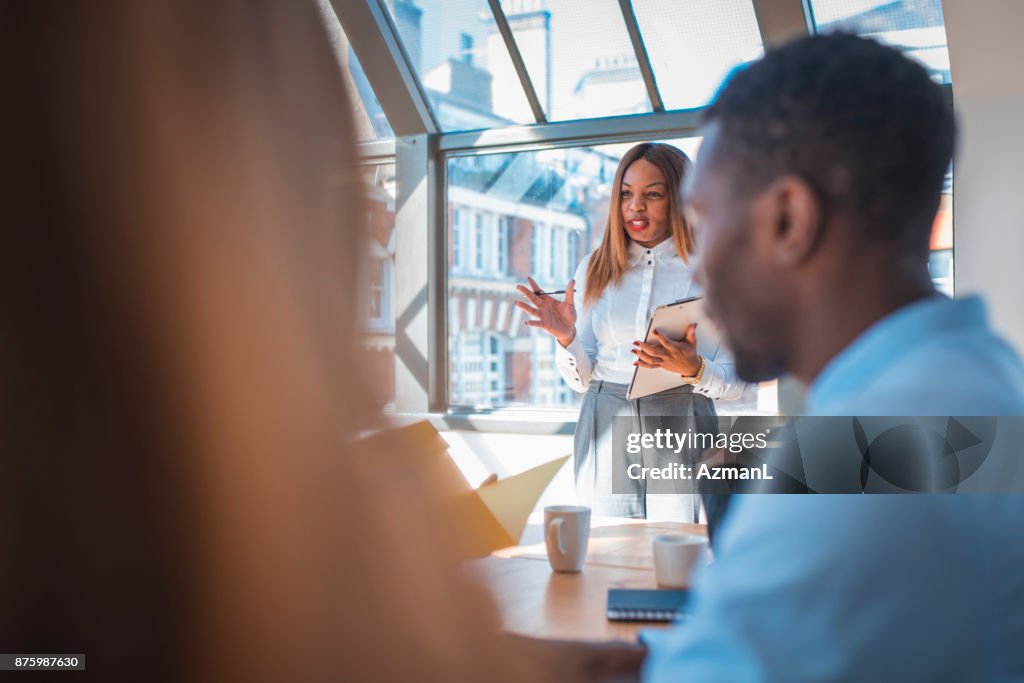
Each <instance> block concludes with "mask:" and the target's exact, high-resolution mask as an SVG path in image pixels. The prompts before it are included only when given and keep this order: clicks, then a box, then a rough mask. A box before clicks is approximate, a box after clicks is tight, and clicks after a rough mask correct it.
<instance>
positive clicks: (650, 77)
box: [619, 0, 665, 112]
mask: <svg viewBox="0 0 1024 683" xmlns="http://www.w3.org/2000/svg"><path fill="white" fill-rule="evenodd" d="M619 9H620V10H622V20H623V21H624V22H626V30H627V31H628V32H629V41H630V42H631V43H632V44H633V53H634V54H635V55H636V62H637V65H638V66H639V67H640V75H641V76H642V77H643V79H644V86H645V87H646V88H647V97H648V98H649V99H650V101H651V110H652V111H656V112H661V111H665V103H664V102H663V101H662V99H661V91H660V90H658V81H657V79H655V77H654V68H653V67H652V66H651V58H650V56H649V55H648V54H647V45H645V44H644V37H643V36H642V35H641V34H640V24H639V23H638V22H637V20H636V12H635V11H634V10H633V2H632V0H619Z"/></svg>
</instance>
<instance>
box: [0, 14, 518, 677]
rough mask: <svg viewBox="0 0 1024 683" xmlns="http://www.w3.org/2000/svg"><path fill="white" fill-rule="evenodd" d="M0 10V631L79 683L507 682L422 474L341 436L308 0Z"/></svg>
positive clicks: (346, 176)
mask: <svg viewBox="0 0 1024 683" xmlns="http://www.w3.org/2000/svg"><path fill="white" fill-rule="evenodd" d="M0 24H2V26H3V29H2V31H0V33H2V35H3V48H2V49H3V55H4V58H3V60H2V61H3V65H2V66H0V70H2V71H3V73H4V76H5V78H4V82H5V84H6V93H7V97H6V98H5V100H6V101H5V105H4V107H3V113H2V114H0V117H2V121H3V124H4V130H5V134H6V135H7V145H6V149H5V153H4V158H3V162H2V167H3V169H4V170H3V178H2V185H3V191H2V192H3V205H2V206H3V211H4V212H5V214H6V216H5V220H4V231H3V234H4V237H3V244H2V247H0V263H2V267H0V301H2V311H3V320H4V330H3V332H2V333H0V377H2V378H3V379H2V382H0V396H2V398H0V402H2V411H3V412H2V414H0V415H2V417H0V548H2V553H3V561H2V562H0V606H2V607H0V651H2V652H26V653H28V652H33V653H39V652H49V653H52V652H68V653H83V652H84V653H85V654H86V661H87V668H88V670H90V671H92V672H93V673H94V674H99V673H100V672H102V675H103V678H104V680H106V679H109V678H111V677H114V676H115V675H119V676H120V677H125V678H132V679H133V680H152V681H158V680H168V681H182V680H192V681H199V680H216V681H223V680H244V681H262V680H295V681H298V680H327V679H332V680H399V679H400V680H410V679H414V678H415V679H417V680H452V679H462V680H484V679H485V678H490V679H493V678H494V676H508V677H514V676H515V675H516V667H515V666H513V665H512V664H510V663H509V662H497V663H495V662H489V661H488V660H489V659H491V658H494V657H495V656H496V652H495V649H494V644H493V639H492V636H493V634H494V633H495V630H496V628H497V626H496V622H495V618H494V615H493V613H492V612H491V611H489V609H488V607H489V603H488V602H487V600H486V599H484V598H483V594H482V593H481V592H480V591H479V588H478V587H475V586H474V585H473V584H470V583H466V582H462V581H459V580H456V578H455V575H454V573H453V572H452V567H453V562H454V558H453V557H451V556H449V555H448V554H446V553H445V549H446V548H447V546H446V545H445V544H444V542H443V541H444V536H443V534H444V532H443V530H440V529H431V528H425V525H424V523H423V520H424V519H425V517H424V515H422V514H421V508H422V507H423V501H422V499H423V495H424V492H423V491H421V490H417V489H416V488H415V482H411V483H410V482H402V481H398V482H394V483H393V484H390V485H388V486H387V487H384V486H380V487H378V488H376V489H374V488H373V485H374V484H384V483H385V482H367V481H365V476H364V475H363V474H362V473H361V471H360V468H359V467H358V463H355V462H352V461H351V460H346V459H345V457H343V456H345V455H346V453H347V444H348V442H349V441H350V440H351V438H352V437H353V436H354V435H355V434H356V433H357V432H358V431H359V430H363V429H368V428H372V427H374V426H375V425H376V424H377V420H378V418H377V416H376V415H375V413H374V411H373V410H371V409H369V408H368V406H371V404H372V402H368V401H367V400H366V397H367V395H368V392H369V391H370V388H369V387H370V386H371V385H370V384H369V383H367V382H365V381H364V378H363V377H362V376H361V374H360V370H359V368H360V363H359V362H358V358H359V351H358V343H359V340H358V338H357V336H356V334H355V333H354V332H353V330H356V329H358V328H357V325H356V312H355V311H356V303H357V302H358V298H359V292H360V291H361V290H360V289H358V288H357V282H356V275H355V274H356V273H357V272H358V268H357V263H358V259H359V258H360V255H361V250H360V249H358V248H355V246H356V245H358V244H359V243H360V239H359V238H360V234H361V231H362V225H361V222H360V221H361V217H362V216H363V212H362V210H361V203H362V201H363V198H362V191H361V187H360V183H359V178H358V175H357V172H356V167H355V165H354V163H353V161H354V139H353V128H352V122H351V115H350V112H349V105H348V99H347V97H346V94H345V92H344V90H343V87H342V85H341V84H342V80H341V78H340V74H339V67H338V65H337V63H336V62H335V59H334V57H333V55H332V53H331V49H330V46H329V44H328V40H327V38H326V35H325V31H324V28H323V26H322V24H321V19H320V16H319V14H318V12H317V7H316V5H315V2H314V1H313V0H308V1H306V2H300V1H298V0H289V1H288V2H280V1H278V0H251V1H247V2H242V1H240V0H204V1H203V2H127V1H120V2H119V1H114V0H94V1H90V2H66V1H64V0H32V1H31V2H8V3H3V6H2V8H0ZM384 490H387V491H388V492H389V493H388V495H387V496H386V497H385V496H384V493H383V491H384ZM495 667H496V668H495Z"/></svg>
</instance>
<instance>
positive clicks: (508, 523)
mask: <svg viewBox="0 0 1024 683" xmlns="http://www.w3.org/2000/svg"><path fill="white" fill-rule="evenodd" d="M356 450H357V452H358V454H359V456H360V457H363V458H369V459H370V460H369V461H368V464H369V468H370V469H371V470H372V472H373V480H374V481H377V482H381V481H383V482H389V481H390V482H392V483H394V485H395V488H396V489H398V490H402V489H403V488H405V490H412V491H415V492H417V493H421V494H422V495H426V496H428V498H429V499H430V500H431V502H432V503H433V507H434V508H435V511H436V512H438V513H439V515H440V519H441V520H442V523H444V524H446V525H448V526H450V527H451V529H452V532H453V534H454V535H455V537H456V540H457V541H458V543H459V547H460V550H461V552H462V555H463V556H464V557H481V556H483V555H487V554H488V553H491V552H493V551H495V550H498V549H500V548H507V547H509V546H513V545H516V544H518V543H519V539H520V537H521V536H522V535H523V530H524V529H525V528H526V521H527V518H528V517H529V516H530V512H532V511H533V507H534V506H535V505H536V504H537V501H538V500H539V499H540V496H541V494H542V493H543V492H544V489H546V488H547V487H548V485H549V484H550V483H551V480H552V479H554V477H555V474H557V473H558V470H560V469H561V468H562V466H563V465H565V463H566V461H567V460H568V459H569V456H568V455H566V456H563V457H561V458H557V459H555V460H552V461H551V462H547V463H544V464H542V465H538V466H537V467H533V468H531V469H529V470H526V471H525V472H521V473H519V474H516V475H513V476H510V477H507V478H505V479H499V480H498V481H495V482H492V483H490V484H487V485H486V486H482V487H480V488H478V489H474V488H472V487H471V486H470V485H469V482H467V481H466V479H465V477H463V476H462V473H461V472H460V471H459V468H458V467H457V466H456V464H455V461H453V460H452V459H451V457H450V456H449V455H448V443H447V442H446V441H445V440H444V438H442V437H441V435H440V434H438V433H437V430H435V429H434V428H433V427H432V426H431V425H430V423H429V422H425V421H424V422H417V423H415V424H411V425H409V426H407V427H401V428H398V429H392V430H388V431H385V432H379V433H377V434H374V435H372V436H369V437H367V438H365V439H363V440H362V441H360V442H359V444H357V448H356ZM410 487H412V488H410Z"/></svg>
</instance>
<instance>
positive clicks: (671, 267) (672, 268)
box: [556, 239, 745, 400]
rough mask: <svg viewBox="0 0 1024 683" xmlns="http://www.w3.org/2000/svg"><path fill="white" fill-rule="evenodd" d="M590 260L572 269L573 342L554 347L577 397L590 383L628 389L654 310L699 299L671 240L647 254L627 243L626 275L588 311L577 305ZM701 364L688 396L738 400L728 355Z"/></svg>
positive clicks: (687, 267) (740, 386) (688, 270)
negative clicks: (637, 343)
mask: <svg viewBox="0 0 1024 683" xmlns="http://www.w3.org/2000/svg"><path fill="white" fill-rule="evenodd" d="M590 256H591V255H590V254H588V255H587V256H586V257H584V259H583V261H582V262H581V263H580V265H579V267H577V268H576V278H575V279H576V292H575V301H576V337H575V338H574V339H573V340H572V343H570V344H569V346H568V347H566V348H563V347H562V346H561V345H560V344H557V345H556V348H557V365H558V370H559V372H560V373H561V374H562V377H563V378H564V379H565V381H566V382H567V383H568V384H569V386H570V387H572V388H573V389H575V390H576V391H578V392H581V393H582V392H584V391H586V390H587V387H588V386H589V385H590V383H591V382H592V381H596V380H604V381H607V382H613V383H616V384H629V382H630V381H631V380H632V379H633V370H634V369H635V368H634V366H633V363H634V362H635V360H636V356H635V355H633V353H632V348H633V341H634V340H636V339H643V338H644V335H645V334H646V332H647V323H648V321H649V320H650V319H651V314H652V313H653V312H654V309H655V308H657V307H658V306H662V305H664V304H669V303H672V302H673V301H678V300H679V299H684V298H686V297H689V296H697V295H698V294H700V287H699V285H697V283H695V282H694V280H693V266H692V265H687V264H685V263H683V261H682V259H681V258H679V254H678V253H677V252H676V247H675V242H674V241H673V240H671V239H667V240H665V241H663V242H661V243H660V244H657V245H655V246H653V247H651V248H649V249H648V248H647V247H644V246H641V245H639V244H637V243H636V242H630V243H629V270H627V271H626V273H625V275H623V277H622V281H621V282H620V283H619V284H618V286H615V285H609V286H608V288H607V289H605V291H604V293H603V294H602V295H601V298H600V299H598V301H597V302H596V303H595V304H594V305H593V306H592V307H589V308H588V307H586V306H584V305H583V300H584V297H585V295H586V292H585V287H586V279H587V278H586V276H587V264H588V263H589V262H590ZM697 337H698V339H699V338H700V329H698V330H697ZM705 360H706V361H707V367H706V368H705V370H704V377H703V378H702V380H701V382H700V383H699V384H696V385H694V387H693V390H694V392H696V393H700V394H704V395H705V396H708V397H710V398H714V399H728V400H731V399H736V398H739V397H740V396H741V395H742V394H743V390H744V387H745V385H744V383H743V382H741V381H740V380H739V379H738V378H737V376H736V371H735V369H734V368H733V361H732V357H731V356H730V355H728V352H727V351H725V350H724V349H722V350H719V352H718V353H717V355H716V357H714V358H705Z"/></svg>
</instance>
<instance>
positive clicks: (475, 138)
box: [439, 108, 704, 154]
mask: <svg viewBox="0 0 1024 683" xmlns="http://www.w3.org/2000/svg"><path fill="white" fill-rule="evenodd" d="M703 112H704V108H698V109H685V110H680V111H671V112H659V113H649V114H627V115H624V116H609V117H604V118H599V119H582V120H577V121H556V122H549V123H544V124H534V125H529V126H509V127H506V128H491V129H487V130H480V131H469V132H460V133H446V134H444V135H441V136H440V139H439V148H440V150H441V151H442V152H444V153H445V154H473V153H477V152H479V153H493V152H516V151H523V152H526V151H533V150H536V149H541V148H544V149H547V148H551V147H568V146H583V145H588V144H604V143H609V142H624V141H629V140H638V139H644V138H649V139H656V138H659V137H688V136H692V135H696V134H697V131H698V129H699V127H700V122H701V116H702V114H703Z"/></svg>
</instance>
